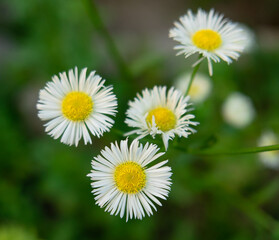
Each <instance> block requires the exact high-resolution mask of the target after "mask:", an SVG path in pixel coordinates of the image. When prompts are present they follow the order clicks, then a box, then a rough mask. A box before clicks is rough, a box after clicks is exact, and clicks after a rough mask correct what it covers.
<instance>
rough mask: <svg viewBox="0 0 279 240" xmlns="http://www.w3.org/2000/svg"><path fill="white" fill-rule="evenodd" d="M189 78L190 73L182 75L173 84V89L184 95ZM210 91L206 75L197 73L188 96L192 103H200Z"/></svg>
mask: <svg viewBox="0 0 279 240" xmlns="http://www.w3.org/2000/svg"><path fill="white" fill-rule="evenodd" d="M190 78H191V73H184V74H183V75H181V76H180V77H179V78H178V79H177V80H176V81H175V82H174V85H175V87H176V88H177V89H179V90H180V91H181V92H183V93H185V92H186V90H187V87H188V85H189V82H190ZM211 90H212V82H211V79H210V78H209V77H208V76H207V75H204V74H202V73H197V74H196V76H195V78H194V81H193V82H192V85H191V88H190V91H189V93H188V94H189V96H190V97H191V101H193V102H194V103H201V102H203V101H204V100H205V99H206V98H207V97H208V96H209V94H210V93H211Z"/></svg>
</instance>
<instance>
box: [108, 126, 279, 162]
mask: <svg viewBox="0 0 279 240" xmlns="http://www.w3.org/2000/svg"><path fill="white" fill-rule="evenodd" d="M111 131H112V133H115V134H116V135H118V136H122V137H123V136H124V132H123V131H121V130H119V129H115V128H113V129H112V130H111ZM130 138H131V139H134V138H135V137H134V136H133V135H132V136H130ZM142 141H143V142H146V141H147V140H145V139H142ZM152 142H155V143H156V144H158V140H156V139H154V140H152ZM173 148H174V149H176V150H178V151H181V152H184V153H187V154H191V155H199V156H205V157H207V156H208V157H210V156H226V155H243V154H253V153H254V154H255V153H260V152H269V151H276V150H279V144H276V145H270V146H264V147H251V148H242V149H234V150H226V151H221V152H213V151H196V150H194V149H190V148H187V149H186V148H185V147H183V146H181V145H173Z"/></svg>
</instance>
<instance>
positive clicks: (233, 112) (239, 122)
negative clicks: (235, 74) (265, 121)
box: [222, 92, 255, 128]
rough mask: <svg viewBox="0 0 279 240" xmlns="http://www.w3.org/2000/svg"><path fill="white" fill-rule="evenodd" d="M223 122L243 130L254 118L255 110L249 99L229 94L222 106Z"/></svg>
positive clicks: (241, 95) (236, 93) (235, 93)
mask: <svg viewBox="0 0 279 240" xmlns="http://www.w3.org/2000/svg"><path fill="white" fill-rule="evenodd" d="M222 114H223V118H224V120H225V121H226V122H227V123H228V124H230V125H232V126H234V127H236V128H244V127H246V126H248V125H249V124H250V123H251V122H252V121H253V119H254V118H255V109H254V106H253V103H252V101H251V99H250V98H249V97H247V96H245V95H244V94H242V93H239V92H234V93H231V94H230V95H229V96H228V97H227V99H226V101H225V102H224V104H223V106H222Z"/></svg>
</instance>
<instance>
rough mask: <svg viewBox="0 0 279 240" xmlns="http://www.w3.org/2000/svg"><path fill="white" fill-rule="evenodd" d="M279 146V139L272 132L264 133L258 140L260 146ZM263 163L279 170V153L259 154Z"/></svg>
mask: <svg viewBox="0 0 279 240" xmlns="http://www.w3.org/2000/svg"><path fill="white" fill-rule="evenodd" d="M275 144H279V139H278V137H277V136H276V135H275V133H274V132H273V131H271V130H268V131H264V132H263V133H262V135H261V136H260V138H259V140H258V145H259V146H269V145H275ZM259 157H260V160H261V162H262V163H263V164H264V165H265V166H267V167H269V168H274V169H279V151H269V152H261V153H259Z"/></svg>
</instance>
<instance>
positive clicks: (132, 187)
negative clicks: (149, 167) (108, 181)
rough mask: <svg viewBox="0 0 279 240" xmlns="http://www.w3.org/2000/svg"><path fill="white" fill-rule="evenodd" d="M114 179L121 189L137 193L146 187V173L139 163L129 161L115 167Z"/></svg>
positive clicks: (125, 191)
mask: <svg viewBox="0 0 279 240" xmlns="http://www.w3.org/2000/svg"><path fill="white" fill-rule="evenodd" d="M114 180H115V184H116V187H117V188H118V190H119V191H121V192H124V193H129V194H135V193H138V192H139V191H140V190H141V189H143V188H144V186H145V184H146V175H145V172H144V169H143V168H142V167H141V166H140V165H139V164H137V163H135V162H132V161H129V162H125V163H121V164H120V165H118V166H117V167H116V168H115V172H114Z"/></svg>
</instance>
